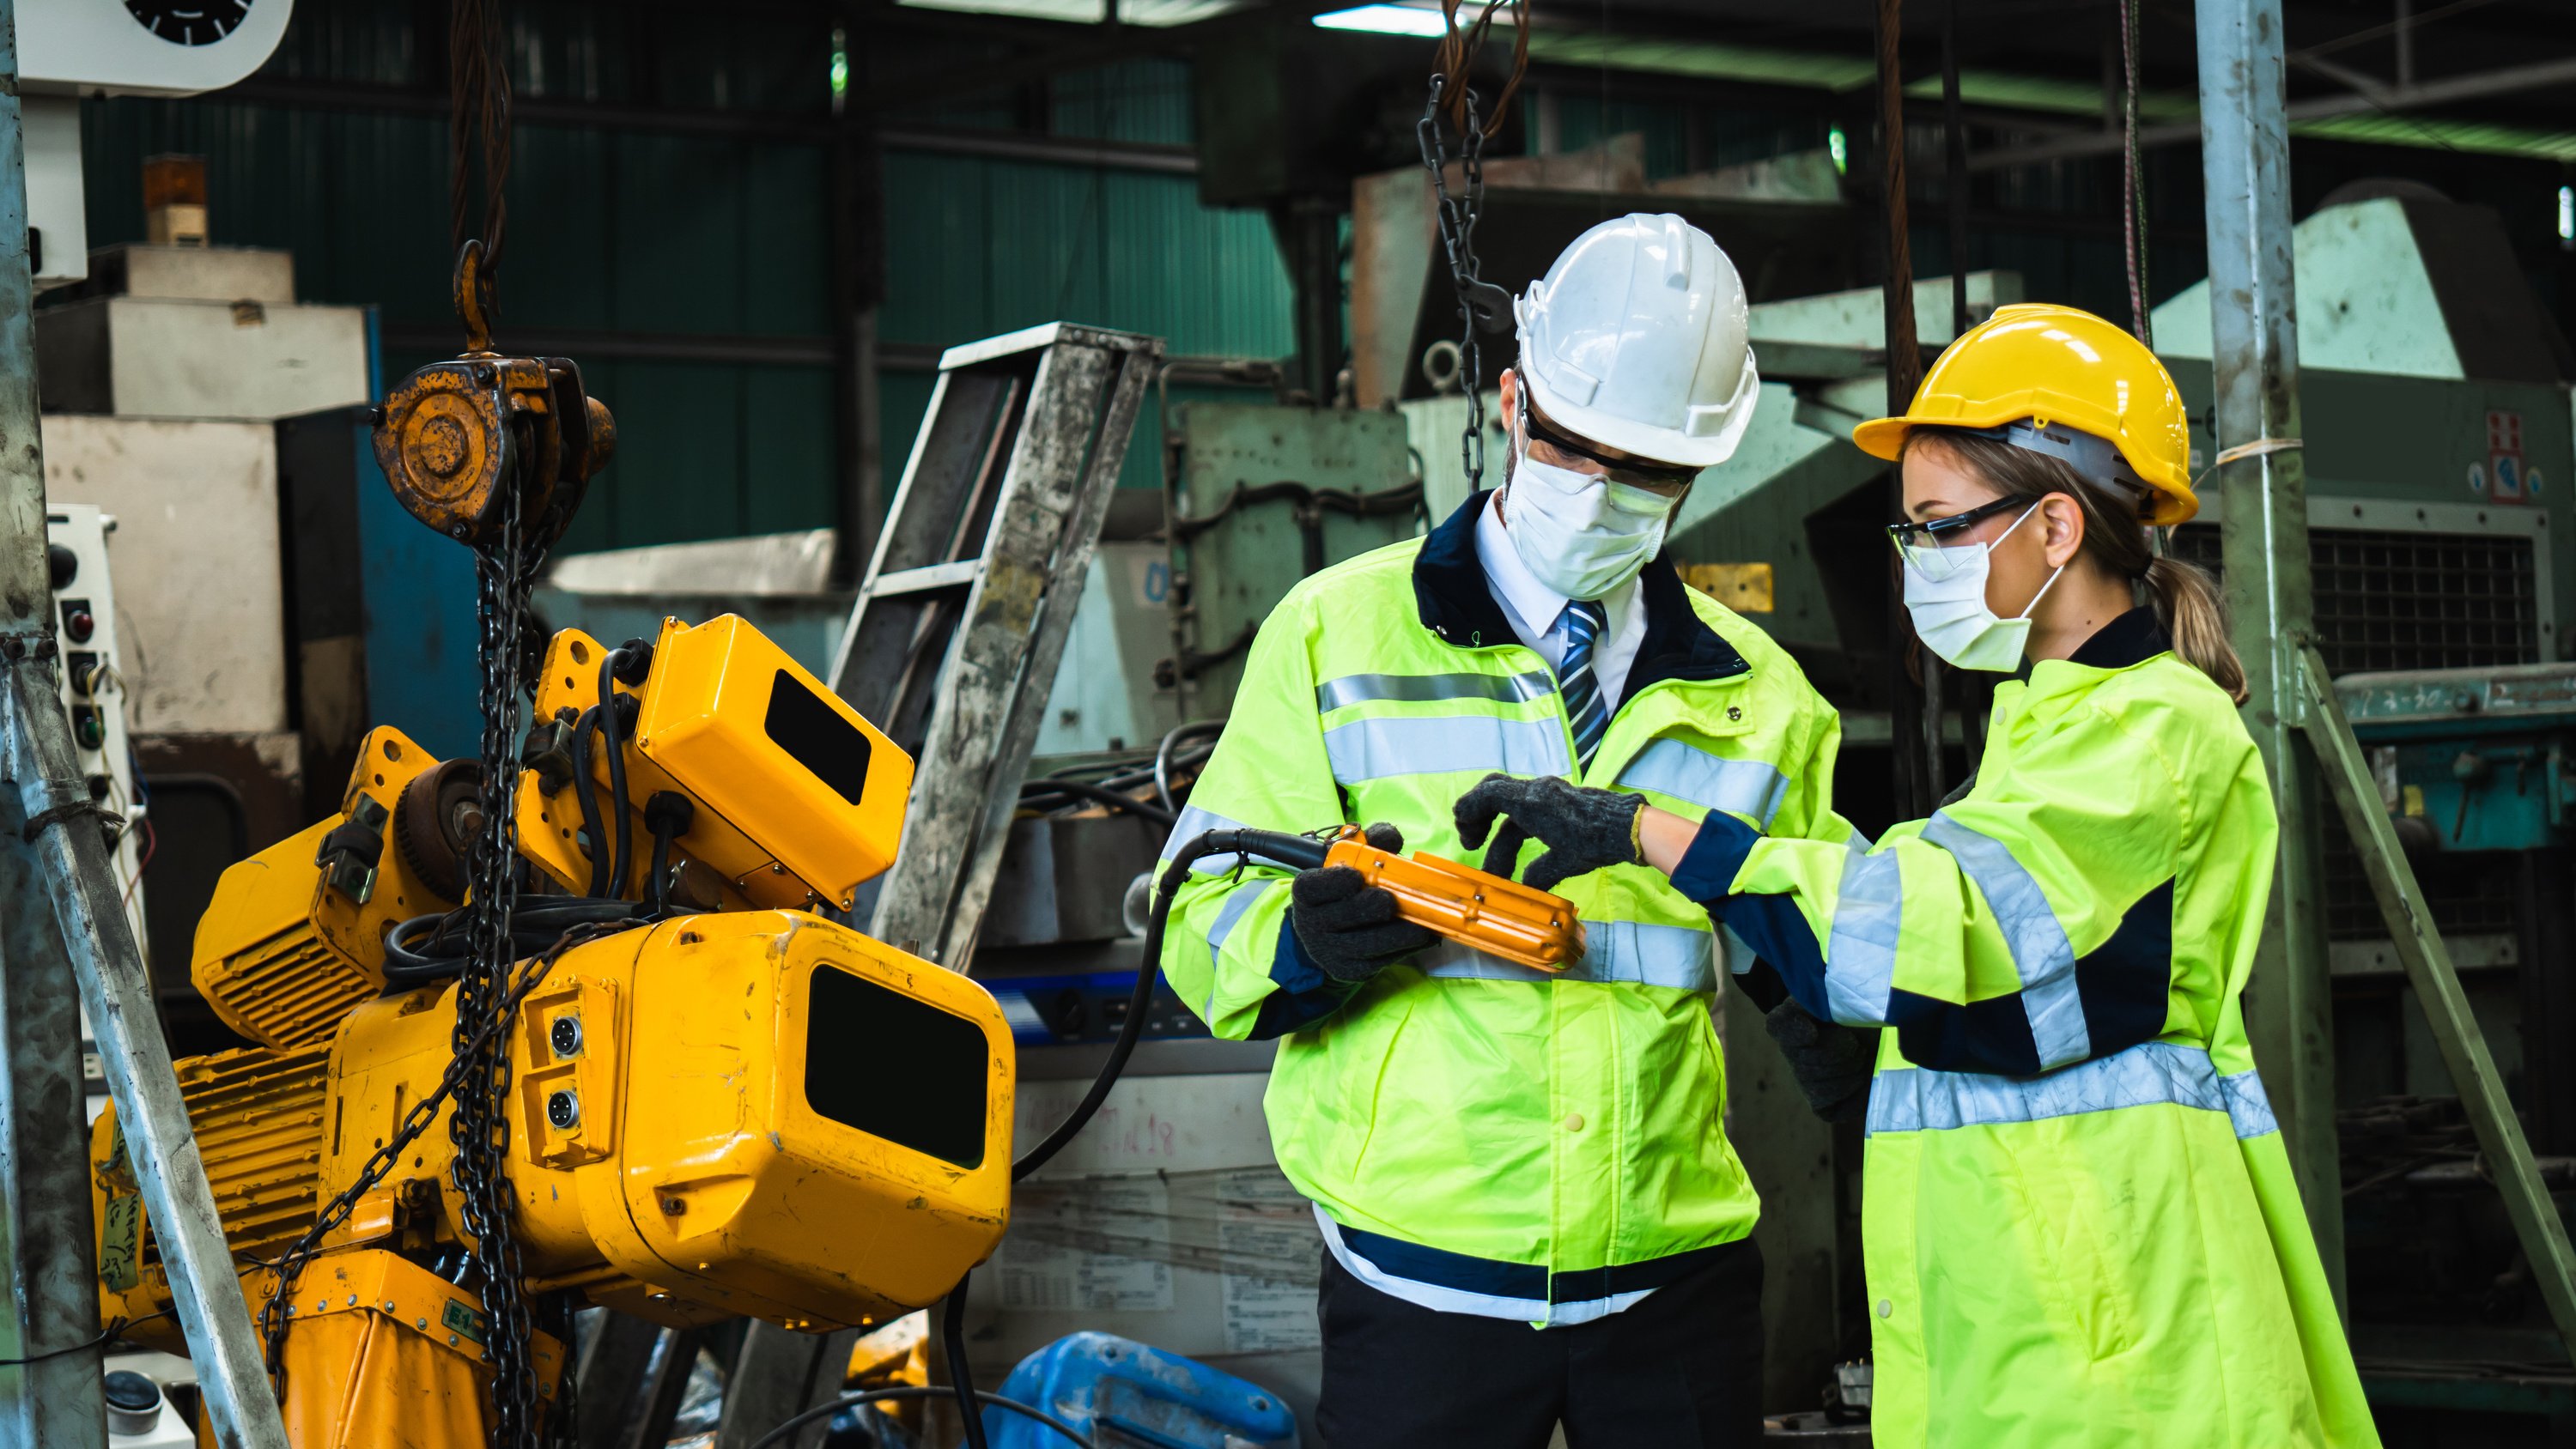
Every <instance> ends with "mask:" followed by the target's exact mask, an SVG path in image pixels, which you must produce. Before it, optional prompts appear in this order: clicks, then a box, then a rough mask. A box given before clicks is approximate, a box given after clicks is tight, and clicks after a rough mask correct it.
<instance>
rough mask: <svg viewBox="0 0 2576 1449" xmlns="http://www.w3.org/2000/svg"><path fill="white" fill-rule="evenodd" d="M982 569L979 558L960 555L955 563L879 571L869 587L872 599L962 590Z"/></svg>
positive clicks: (982, 565)
mask: <svg viewBox="0 0 2576 1449" xmlns="http://www.w3.org/2000/svg"><path fill="white" fill-rule="evenodd" d="M983 571H984V561H983V560H982V559H980V558H962V559H959V560H957V561H956V562H955V563H944V564H932V565H930V566H929V567H927V568H918V569H905V570H903V571H902V572H900V573H891V574H880V575H878V577H877V581H876V583H875V584H874V585H873V586H872V587H870V588H869V590H868V597H870V598H872V599H884V598H891V597H893V596H894V595H897V594H925V593H928V592H930V591H931V590H933V589H962V588H966V587H968V586H969V585H971V584H973V583H974V582H975V578H976V576H977V575H978V574H981V573H982V572H983Z"/></svg>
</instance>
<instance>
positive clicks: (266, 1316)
mask: <svg viewBox="0 0 2576 1449" xmlns="http://www.w3.org/2000/svg"><path fill="white" fill-rule="evenodd" d="M614 929H615V928H614V927H610V926H597V925H583V926H575V927H573V928H572V929H571V930H568V931H566V932H564V934H563V937H562V938H561V939H560V940H558V941H556V942H555V943H554V944H553V945H552V946H550V947H548V948H546V949H545V950H544V951H543V952H541V953H539V954H538V955H536V956H535V957H533V958H531V959H530V960H529V962H528V964H527V965H526V966H525V967H524V968H522V969H521V970H520V971H519V975H518V979H517V980H516V981H515V982H514V983H513V984H512V985H511V987H510V995H509V1002H508V1008H509V1010H508V1012H505V1013H504V1017H503V1019H502V1020H501V1021H498V1022H494V1023H491V1024H489V1025H488V1026H487V1027H486V1035H497V1034H499V1033H500V1032H503V1031H506V1030H507V1029H508V1019H509V1015H510V1014H511V1013H515V1011H516V1010H517V1007H518V1004H519V1002H520V1001H521V1000H522V999H524V998H525V997H526V996H527V994H528V993H529V992H531V991H534V990H535V989H536V988H537V986H538V985H539V983H541V982H543V981H544V980H545V979H546V974H547V972H548V971H550V970H551V969H552V968H553V966H554V964H555V962H556V960H557V959H559V958H560V957H561V956H562V955H563V953H564V952H566V951H569V950H571V949H572V948H573V947H575V946H578V945H580V944H582V943H583V942H585V941H590V940H595V939H597V938H598V937H600V936H603V935H607V934H610V933H611V932H612V931H613V930H614ZM480 1046H481V1043H480V1042H479V1041H478V1043H477V1050H476V1051H475V1052H474V1053H472V1054H471V1055H470V1056H460V1057H457V1058H454V1059H452V1060H450V1061H449V1062H448V1064H447V1070H446V1072H445V1073H443V1074H442V1075H441V1076H440V1077H439V1081H438V1087H437V1089H436V1090H435V1091H432V1092H431V1093H430V1094H429V1095H428V1096H426V1097H423V1098H421V1099H420V1100H419V1101H417V1102H414V1103H412V1105H411V1108H410V1110H408V1111H406V1112H404V1113H403V1115H402V1120H401V1121H400V1122H398V1123H396V1124H395V1126H394V1130H393V1132H392V1134H391V1135H390V1136H388V1137H386V1138H385V1140H384V1145H383V1146H381V1147H378V1148H377V1149H376V1150H375V1152H374V1154H373V1155H371V1156H369V1157H368V1159H367V1160H366V1163H365V1164H364V1165H363V1166H361V1167H360V1168H359V1169H358V1173H357V1176H356V1177H354V1178H352V1179H351V1180H350V1182H349V1185H348V1186H347V1187H346V1188H343V1189H342V1190H341V1191H340V1193H339V1194H338V1195H337V1196H335V1197H333V1198H332V1199H331V1200H330V1201H329V1202H327V1203H324V1204H323V1205H322V1209H321V1211H319V1212H317V1213H315V1214H314V1215H313V1222H312V1224H311V1225H310V1226H309V1227H307V1228H306V1229H305V1230H304V1233H303V1236H301V1237H299V1238H297V1239H296V1240H295V1243H294V1245H293V1246H292V1247H289V1248H288V1249H287V1250H286V1251H285V1252H283V1253H280V1254H279V1255H278V1256H277V1257H276V1258H275V1259H273V1260H271V1261H270V1262H267V1263H264V1264H260V1265H259V1266H262V1267H266V1268H269V1269H271V1270H272V1271H274V1272H275V1273H276V1274H277V1281H276V1283H275V1285H274V1287H273V1289H272V1290H271V1292H270V1295H269V1298H268V1301H267V1303H265V1304H264V1305H263V1306H262V1307H261V1309H260V1315H259V1326H260V1333H261V1336H262V1344H261V1352H262V1353H263V1354H264V1355H265V1356H266V1359H267V1363H268V1373H269V1379H270V1381H271V1382H272V1383H273V1384H275V1386H276V1388H277V1391H278V1396H279V1398H280V1399H281V1400H282V1399H283V1398H284V1397H285V1392H286V1378H285V1374H286V1330H287V1327H288V1325H290V1324H291V1323H293V1321H294V1318H295V1311H294V1303H295V1286H296V1282H297V1280H298V1278H299V1277H300V1276H301V1275H302V1273H303V1271H304V1266H305V1264H307V1263H309V1262H311V1261H312V1260H313V1255H314V1253H315V1252H316V1251H318V1250H319V1248H320V1247H321V1244H322V1240H323V1239H324V1238H326V1237H328V1236H330V1234H331V1233H333V1232H334V1231H336V1230H337V1229H338V1228H339V1227H340V1225H341V1224H342V1223H345V1222H347V1221H348V1220H349V1217H350V1215H351V1214H352V1213H353V1212H355V1211H356V1209H357V1206H358V1203H359V1201H360V1199H362V1198H364V1197H365V1196H366V1195H367V1194H368V1193H370V1192H373V1191H374V1190H375V1188H376V1184H378V1183H380V1182H383V1181H384V1180H385V1176H386V1174H388V1173H390V1172H392V1171H393V1169H394V1168H395V1167H396V1166H398V1165H399V1164H400V1163H401V1161H402V1157H403V1154H404V1153H405V1152H408V1151H409V1150H410V1149H411V1144H412V1143H413V1142H414V1141H415V1140H416V1139H418V1138H419V1136H420V1134H421V1133H423V1132H425V1131H427V1130H429V1126H430V1124H431V1123H433V1122H435V1121H437V1120H438V1114H439V1111H440V1109H442V1108H444V1107H445V1106H446V1105H447V1104H448V1102H449V1101H450V1100H451V1099H452V1098H453V1097H454V1096H455V1095H456V1092H457V1089H458V1088H460V1087H462V1086H464V1085H465V1082H466V1079H467V1078H468V1077H469V1076H471V1075H474V1074H475V1072H476V1064H477V1063H479V1062H480V1061H481V1060H482V1059H483V1056H482V1052H481V1050H480ZM320 1306H321V1305H320V1304H316V1307H320Z"/></svg>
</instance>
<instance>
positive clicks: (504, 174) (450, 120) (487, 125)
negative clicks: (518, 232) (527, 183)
mask: <svg viewBox="0 0 2576 1449" xmlns="http://www.w3.org/2000/svg"><path fill="white" fill-rule="evenodd" d="M447 56H448V69H447V83H448V112H447V149H448V169H447V177H448V193H447V210H448V219H449V222H450V228H451V230H452V231H453V232H454V235H453V236H452V237H451V238H450V239H449V241H448V245H449V247H450V248H456V247H462V246H463V245H465V242H466V239H467V238H469V237H477V236H479V237H480V238H481V239H482V242H483V271H482V277H481V281H482V286H483V310H484V312H485V314H486V315H487V316H488V315H490V314H491V313H492V311H493V306H492V297H493V290H494V288H495V287H496V286H497V284H498V280H499V275H500V269H501V240H502V234H503V233H504V232H505V231H507V230H508V228H509V221H510V207H509V201H508V195H507V191H508V187H509V183H510V64H509V59H508V57H507V55H506V54H504V52H503V50H502V47H501V9H500V0H449V10H448V27H447ZM478 141H479V142H480V143H481V148H480V149H481V154H482V160H483V226H482V229H481V230H480V231H479V232H478V231H477V230H476V229H475V228H474V227H473V226H472V225H471V224H470V223H469V221H468V217H469V215H470V213H471V211H472V209H473V201H474V185H473V174H474V173H473V167H472V165H471V164H470V163H471V162H472V160H473V159H474V155H475V152H476V143H477V142H478ZM477 350H479V349H477Z"/></svg>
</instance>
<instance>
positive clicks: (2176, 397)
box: [1852, 302, 2200, 527]
mask: <svg viewBox="0 0 2576 1449" xmlns="http://www.w3.org/2000/svg"><path fill="white" fill-rule="evenodd" d="M2024 420H2029V421H2031V422H2034V423H2037V424H2039V425H2040V426H2041V427H2042V428H2044V429H2045V428H2048V427H2050V426H2051V425H2054V426H2055V427H2058V428H2067V429H2073V430H2074V431H2076V432H2081V433H2089V434H2091V435H2092V436H2094V437H2096V438H2100V439H2102V440H2103V441H2104V442H2107V443H2109V444H2110V445H2111V446H2112V447H2114V448H2116V449H2118V450H2119V453H2120V457H2121V458H2122V459H2123V460H2125V461H2126V462H2127V463H2128V465H2129V467H2130V468H2131V469H2133V470H2135V472H2136V473H2137V479H2138V481H2139V482H2141V483H2144V484H2145V485H2146V488H2147V494H2148V497H2147V506H2146V521H2147V522H2149V523H2152V524H2155V525H2156V526H2158V527H2165V526H2169V525H2172V524H2176V523H2182V522H2184V521H2186V520H2188V519H2189V518H2190V517H2191V516H2192V515H2193V514H2195V513H2198V512H2199V511H2200V500H2199V498H2197V497H2196V496H2194V495H2193V493H2192V491H2191V436H2190V429H2189V422H2188V420H2187V418H2186V417H2185V415H2184V412H2183V406H2182V397H2181V395H2180V394H2178V393H2176V392H2175V391H2174V384H2173V375H2172V374H2171V373H2168V372H2166V371H2165V365H2164V364H2163V363H2161V362H2158V361H2157V360H2156V355H2155V354H2154V353H2152V352H2149V351H2148V350H2147V348H2146V344H2144V343H2142V342H2140V341H2139V340H2138V339H2136V338H2135V337H2132V336H2130V335H2129V334H2128V332H2127V331H2126V330H2125V329H2123V328H2121V327H2119V326H2117V325H2115V324H2113V323H2110V322H2107V321H2104V320H2103V319H2102V318H2099V317H2096V316H2094V315H2093V314H2092V313H2090V312H2085V311H2081V310H2078V309H2077V308H2074V307H2061V306H2058V305H2056V304H2054V303H2048V302H2024V303H2018V304H2016V305H2014V306H2010V307H1998V308H1996V309H1995V314H1994V315H1993V316H1991V317H1989V318H1987V319H1986V320H1985V321H1983V322H1980V323H1978V324H1977V325H1976V326H1974V327H1971V328H1969V329H1968V330H1967V331H1966V332H1964V333H1962V334H1960V337H1959V340H1958V341H1956V342H1953V343H1951V344H1950V346H1949V349H1948V350H1947V351H1945V352H1943V353H1942V354H1941V356H1940V358H1939V360H1937V361H1935V362H1934V363H1933V364H1932V370H1931V371H1930V372H1928V373H1926V374H1924V377H1923V385H1922V386H1921V387H1919V388H1916V389H1915V390H1914V403H1913V405H1912V406H1911V407H1908V408H1907V409H1906V410H1905V415H1904V416H1902V417H1894V418H1873V419H1871V420H1870V421H1868V422H1865V423H1862V424H1861V425H1860V426H1858V427H1856V428H1854V429H1852V441H1853V442H1854V443H1856V444H1858V445H1859V446H1860V450H1861V451H1862V452H1864V453H1867V454H1869V455H1870V456H1871V457H1873V458H1885V459H1887V460H1888V461H1890V462H1894V461H1895V460H1896V459H1897V458H1899V457H1901V456H1903V454H1904V452H1905V434H1906V432H1907V430H1908V429H1910V428H1912V427H1913V426H1914V425H1915V424H1917V423H1927V424H1933V425H1937V426H1941V427H1953V428H2000V427H2003V426H2005V425H2006V424H2008V423H2017V422H2021V421H2024Z"/></svg>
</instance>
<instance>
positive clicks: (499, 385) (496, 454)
mask: <svg viewBox="0 0 2576 1449" xmlns="http://www.w3.org/2000/svg"><path fill="white" fill-rule="evenodd" d="M489 290H490V289H489V286H488V283H487V280H486V277H485V273H484V271H483V249H482V244H481V243H479V242H467V243H466V244H465V248H464V252H463V254H462V255H461V256H460V257H459V258H458V259H457V264H456V311H457V315H458V316H459V317H460V318H462V319H463V320H464V323H465V337H466V343H465V352H464V354H463V355H461V356H459V357H456V358H454V359H452V360H450V361H447V362H435V363H431V364H430V365H429V366H427V367H424V368H422V369H420V370H419V371H418V372H415V373H413V374H412V375H411V376H409V377H407V378H405V379H403V380H402V382H401V383H399V384H398V385H396V386H395V388H394V389H393V391H392V392H390V393H388V394H387V395H386V397H385V401H384V405H383V407H382V408H381V409H380V410H379V412H378V414H377V415H376V418H375V451H376V462H377V464H378V465H379V466H380V467H382V468H383V469H384V471H385V481H386V482H387V483H388V484H390V485H391V486H392V488H393V492H394V497H395V498H397V499H399V500H401V502H402V505H403V507H404V508H405V509H406V510H408V511H409V512H410V513H411V515H412V516H413V517H414V518H417V519H419V520H420V521H421V522H423V523H425V524H427V525H429V526H430V527H431V528H434V529H436V530H438V531H439V532H440V533H443V534H445V535H446V536H448V537H449V538H452V539H455V540H456V541H458V542H459V543H463V544H465V545H467V546H468V547H473V548H481V547H484V546H486V545H488V544H490V543H492V542H493V541H494V540H495V539H497V538H498V537H499V529H500V527H501V519H502V515H503V511H504V510H503V509H502V507H501V503H502V489H503V480H505V479H516V480H518V482H519V486H520V487H521V489H522V490H523V491H522V494H521V497H520V510H521V511H520V517H522V518H524V519H528V520H531V522H530V525H529V541H530V543H531V544H532V545H533V546H534V548H535V549H536V550H537V552H539V553H543V552H544V551H545V550H547V549H549V548H551V547H553V545H554V541H555V540H556V539H558V538H560V537H562V536H563V531H564V528H565V527H566V525H568V524H570V523H571V521H572V516H573V514H574V512H575V511H577V510H578V509H579V508H580V507H581V497H582V492H583V488H584V485H585V484H587V483H588V481H589V479H590V476H591V475H592V474H593V473H596V472H598V471H599V470H600V469H601V468H603V467H605V466H607V464H608V460H609V458H610V457H611V456H613V455H614V454H615V453H616V451H617V424H616V422H615V420H614V419H612V418H611V417H610V416H609V414H608V409H607V407H606V406H605V405H603V404H602V403H601V402H600V401H599V399H597V398H595V397H591V396H590V395H589V394H588V393H586V392H585V391H584V390H583V388H582V384H581V369H580V368H578V367H576V366H574V365H573V363H572V362H571V361H570V360H569V359H567V358H561V357H504V356H502V355H500V354H498V353H496V352H494V351H493V350H492V336H491V328H490V326H489V325H488V323H487V320H486V307H487V306H488V303H489V300H490V299H489ZM523 451H524V452H527V453H529V454H530V455H531V456H530V457H528V458H527V459H525V460H524V464H525V465H524V466H522V465H521V461H520V460H518V459H517V458H516V455H517V454H519V453H521V452H523Z"/></svg>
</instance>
